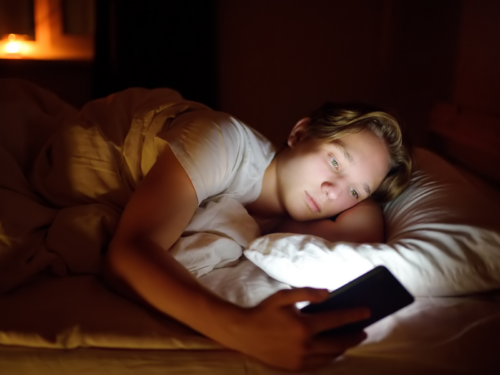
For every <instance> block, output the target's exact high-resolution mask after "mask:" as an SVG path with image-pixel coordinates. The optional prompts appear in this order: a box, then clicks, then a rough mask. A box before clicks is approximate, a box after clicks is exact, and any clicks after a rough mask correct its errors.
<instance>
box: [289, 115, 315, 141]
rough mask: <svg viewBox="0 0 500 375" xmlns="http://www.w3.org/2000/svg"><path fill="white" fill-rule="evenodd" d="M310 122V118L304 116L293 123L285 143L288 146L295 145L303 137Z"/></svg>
mask: <svg viewBox="0 0 500 375" xmlns="http://www.w3.org/2000/svg"><path fill="white" fill-rule="evenodd" d="M310 122H311V119H310V118H309V117H305V118H303V119H302V120H300V121H299V122H297V123H296V124H295V126H294V127H293V129H292V131H291V132H290V135H289V136H288V139H287V144H288V146H289V147H290V148H293V147H295V146H296V145H297V144H298V143H299V142H300V141H301V140H302V139H303V138H304V137H305V135H306V133H307V127H308V126H309V123H310Z"/></svg>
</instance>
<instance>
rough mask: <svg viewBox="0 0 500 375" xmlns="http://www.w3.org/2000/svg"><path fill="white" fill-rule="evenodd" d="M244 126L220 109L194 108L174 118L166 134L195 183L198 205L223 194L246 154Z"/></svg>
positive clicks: (173, 149)
mask: <svg viewBox="0 0 500 375" xmlns="http://www.w3.org/2000/svg"><path fill="white" fill-rule="evenodd" d="M242 127H243V125H242V124H241V123H239V122H238V120H236V119H234V118H233V117H231V116H230V115H228V114H226V113H223V112H217V111H211V110H207V111H193V112H188V113H185V114H182V115H180V116H178V117H177V118H176V119H174V120H173V121H172V124H171V125H170V130H168V132H167V133H166V134H165V136H164V137H163V138H164V139H165V140H166V141H167V142H168V144H169V145H170V147H171V149H172V151H173V152H174V154H175V155H176V157H177V159H178V160H179V162H180V163H181V165H182V166H183V168H184V169H185V171H186V173H187V174H188V176H189V178H190V179H191V182H192V183H193V186H194V189H195V191H196V195H197V197H198V204H200V203H201V202H202V201H204V200H205V199H207V198H209V197H212V196H214V195H217V194H220V193H222V192H223V191H224V190H225V189H226V188H227V187H228V186H229V185H230V184H231V181H232V179H233V178H234V174H235V173H236V171H237V170H238V168H239V166H240V165H241V163H242V161H243V158H244V154H245V141H244V130H243V129H242Z"/></svg>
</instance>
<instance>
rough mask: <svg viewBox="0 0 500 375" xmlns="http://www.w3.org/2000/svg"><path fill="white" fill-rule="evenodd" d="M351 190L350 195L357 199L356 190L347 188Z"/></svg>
mask: <svg viewBox="0 0 500 375" xmlns="http://www.w3.org/2000/svg"><path fill="white" fill-rule="evenodd" d="M349 189H350V190H351V195H352V196H353V197H354V198H356V199H358V198H359V195H358V192H357V191H356V190H354V189H353V188H349Z"/></svg>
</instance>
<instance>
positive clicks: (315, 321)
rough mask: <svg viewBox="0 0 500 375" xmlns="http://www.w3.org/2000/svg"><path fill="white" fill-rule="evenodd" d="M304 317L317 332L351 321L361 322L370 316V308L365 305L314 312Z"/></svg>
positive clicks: (313, 331)
mask: <svg viewBox="0 0 500 375" xmlns="http://www.w3.org/2000/svg"><path fill="white" fill-rule="evenodd" d="M302 317H303V319H304V320H305V321H306V324H307V325H308V327H309V328H310V329H311V332H312V333H314V334H316V333H320V332H323V331H327V330H330V329H334V328H338V327H342V326H344V325H346V324H349V323H354V322H359V321H361V320H365V319H368V318H369V317H370V310H368V309H367V308H365V307H356V308H353V309H341V310H332V311H326V312H321V313H314V314H303V315H302Z"/></svg>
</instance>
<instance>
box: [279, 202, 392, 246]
mask: <svg viewBox="0 0 500 375" xmlns="http://www.w3.org/2000/svg"><path fill="white" fill-rule="evenodd" d="M273 232H275V233H277V232H283V233H300V234H312V235H314V236H318V237H322V238H324V239H326V240H328V241H330V242H338V241H342V242H355V243H380V242H384V237H385V236H384V216H383V214H382V208H381V207H380V205H379V204H378V203H376V202H375V201H373V200H371V199H366V200H364V201H363V202H361V203H359V204H357V205H356V206H354V207H352V208H350V209H348V210H346V211H344V212H342V213H341V214H340V215H339V216H338V217H337V219H336V220H335V221H332V220H330V219H321V220H314V221H305V222H298V221H295V220H293V219H287V220H286V221H284V222H282V223H281V224H280V225H279V226H278V227H276V228H275V229H274V230H273Z"/></svg>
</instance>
